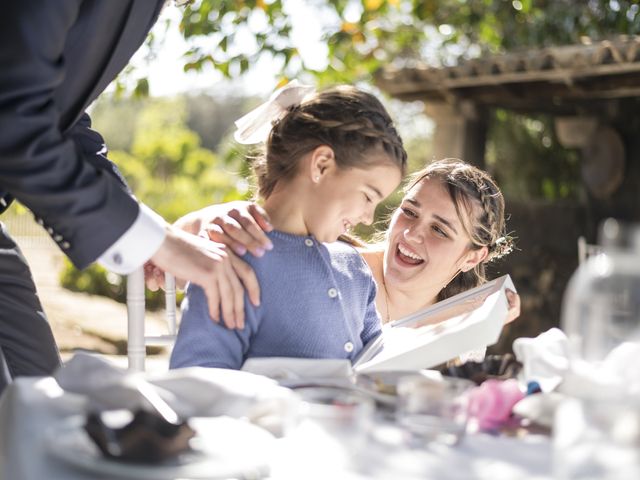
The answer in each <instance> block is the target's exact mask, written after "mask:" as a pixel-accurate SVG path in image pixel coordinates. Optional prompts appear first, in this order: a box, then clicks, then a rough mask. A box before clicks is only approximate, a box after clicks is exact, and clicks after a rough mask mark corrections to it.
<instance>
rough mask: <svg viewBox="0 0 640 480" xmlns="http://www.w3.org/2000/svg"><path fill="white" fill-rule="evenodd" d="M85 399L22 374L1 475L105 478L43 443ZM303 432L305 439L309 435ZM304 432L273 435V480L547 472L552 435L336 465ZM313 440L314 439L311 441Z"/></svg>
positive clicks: (378, 452)
mask: <svg viewBox="0 0 640 480" xmlns="http://www.w3.org/2000/svg"><path fill="white" fill-rule="evenodd" d="M84 408H85V402H84V400H83V399H82V398H81V397H79V396H76V395H72V394H68V393H66V392H64V391H63V390H61V389H60V387H59V386H58V384H57V383H56V381H55V380H54V379H53V378H52V377H42V378H21V379H18V380H16V381H15V382H14V383H13V384H11V385H10V387H9V388H8V389H7V390H6V391H5V393H4V395H3V397H2V399H0V425H1V427H0V479H9V480H42V479H47V480H62V479H64V480H89V479H92V480H103V479H104V480H106V479H107V478H108V477H106V476H100V475H95V474H90V475H89V474H86V473H84V472H82V471H81V470H78V469H76V468H75V467H73V466H70V465H67V464H65V463H63V462H61V461H59V460H57V459H55V458H53V457H51V456H50V455H49V454H48V452H47V451H46V446H45V441H44V440H45V432H46V430H47V428H48V427H49V426H51V425H52V424H54V423H55V422H57V421H60V420H61V419H63V418H65V417H69V416H72V415H75V414H77V413H78V412H82V411H83V409H84ZM307 440H309V441H307ZM310 442H311V440H310V439H308V438H305V433H304V432H298V434H296V435H292V436H289V437H285V438H283V439H280V440H278V441H277V442H276V448H275V452H274V454H273V459H272V463H271V471H272V476H271V477H270V478H271V479H272V480H285V479H286V480H288V479H300V478H305V479H308V478H332V479H334V478H335V479H353V480H364V479H371V478H377V479H393V480H397V479H418V478H420V479H425V478H435V479H439V480H441V479H442V480H446V479H479V480H484V479H487V480H501V479H504V480H517V479H527V480H550V479H551V478H552V474H551V442H550V439H549V438H548V437H545V436H539V435H530V436H528V437H525V438H523V439H517V438H509V437H502V436H492V435H488V434H473V435H469V436H467V438H466V439H465V440H464V441H463V442H462V444H461V445H458V446H456V447H454V448H450V447H445V446H433V447H430V448H429V449H426V448H425V449H420V450H416V449H407V448H398V449H392V450H389V449H388V447H385V446H384V445H381V444H378V443H377V442H375V441H370V442H368V443H367V448H366V452H365V453H366V456H365V458H364V460H363V461H362V462H361V466H362V468H361V470H360V471H359V472H355V471H347V470H344V469H341V467H340V465H341V464H340V462H333V461H329V460H328V459H327V458H326V457H323V454H322V452H325V454H326V450H324V449H322V450H320V449H318V448H317V447H316V448H310V447H309V445H310V444H311V443H310ZM314 445H317V443H314Z"/></svg>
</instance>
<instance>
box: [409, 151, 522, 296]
mask: <svg viewBox="0 0 640 480" xmlns="http://www.w3.org/2000/svg"><path fill="white" fill-rule="evenodd" d="M427 178H429V179H434V180H437V181H439V182H441V183H442V184H443V185H444V186H445V187H446V189H447V191H448V192H449V195H450V197H451V200H452V201H453V204H454V205H455V208H456V212H457V214H458V218H459V219H460V222H461V223H462V225H463V228H464V229H465V231H466V233H467V234H468V236H469V238H470V239H471V245H470V248H472V249H474V250H478V249H480V248H482V247H487V250H488V255H487V257H486V258H485V259H484V260H483V261H482V262H480V263H478V264H477V265H476V266H475V267H474V268H473V269H471V270H469V271H468V272H459V273H458V275H456V277H455V278H454V279H453V280H451V281H450V282H449V284H448V285H447V286H446V287H444V288H443V289H442V290H441V291H440V293H439V294H438V301H440V300H444V299H445V298H449V297H451V296H453V295H456V294H458V293H461V292H464V291H466V290H469V289H471V288H474V287H477V286H479V285H481V284H483V283H484V282H486V277H485V265H486V263H487V262H489V261H491V260H494V259H497V258H500V257H502V256H504V255H506V254H508V253H509V252H510V251H511V250H512V248H513V239H512V238H511V237H510V236H508V235H506V234H505V220H504V197H503V195H502V192H501V191H500V189H499V188H498V186H497V185H496V183H495V182H494V180H493V179H492V178H491V176H490V175H489V174H488V173H487V172H485V171H483V170H481V169H479V168H477V167H474V166H473V165H469V164H468V163H465V162H462V161H461V160H458V159H453V158H447V159H444V160H438V161H436V162H433V163H431V164H429V165H427V166H426V167H425V168H424V169H422V170H420V171H419V172H417V173H415V174H413V175H412V176H411V178H410V180H409V182H408V184H407V186H406V187H405V190H404V191H405V194H406V193H407V192H409V191H410V190H411V189H413V188H414V187H415V186H416V185H418V184H419V183H420V182H422V181H423V180H425V179H427ZM474 203H475V204H476V205H477V206H478V207H479V208H473V206H474Z"/></svg>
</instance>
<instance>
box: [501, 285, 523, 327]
mask: <svg viewBox="0 0 640 480" xmlns="http://www.w3.org/2000/svg"><path fill="white" fill-rule="evenodd" d="M506 293H507V300H508V301H509V314H508V315H507V320H506V321H505V322H504V324H505V325H506V324H508V323H511V322H513V321H514V320H515V319H516V318H518V317H519V316H520V295H518V294H517V293H516V292H514V291H512V290H509V289H507V290H506Z"/></svg>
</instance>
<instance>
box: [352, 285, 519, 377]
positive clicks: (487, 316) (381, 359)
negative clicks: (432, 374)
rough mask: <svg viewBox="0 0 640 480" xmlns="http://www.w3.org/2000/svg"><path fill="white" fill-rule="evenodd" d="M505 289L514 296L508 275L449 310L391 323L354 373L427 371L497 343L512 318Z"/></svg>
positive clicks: (456, 299) (430, 311)
mask: <svg viewBox="0 0 640 480" xmlns="http://www.w3.org/2000/svg"><path fill="white" fill-rule="evenodd" d="M505 288H509V289H512V290H514V291H515V288H514V287H513V283H512V282H511V279H510V278H509V276H508V275H506V276H504V277H500V278H499V279H496V280H494V281H492V282H489V283H487V284H485V285H483V286H481V287H479V288H477V289H472V290H470V291H468V292H464V294H461V295H456V296H455V297H452V298H450V299H448V300H447V301H445V302H447V303H446V304H445V305H438V304H437V305H434V306H432V307H430V308H428V309H425V310H424V311H423V312H421V313H422V315H420V314H416V315H412V316H411V317H407V318H406V319H403V320H399V321H397V322H394V323H392V324H391V325H389V326H388V327H386V328H384V329H383V332H382V334H381V335H380V336H379V337H378V338H377V339H376V340H375V341H374V342H372V343H371V344H370V345H368V346H367V348H366V349H365V351H364V352H363V353H362V354H361V355H360V357H359V358H358V359H357V360H356V362H355V364H354V368H356V369H357V370H358V371H365V370H369V371H373V370H375V369H378V370H390V369H400V370H402V369H406V370H413V369H421V368H428V367H430V366H434V365H437V364H439V363H442V362H444V361H447V360H450V359H451V358H454V357H456V356H458V355H460V354H463V353H465V352H468V351H469V350H473V349H478V348H483V347H486V346H487V345H489V344H491V343H494V342H495V341H497V339H498V337H499V335H500V331H501V330H502V326H503V324H504V321H505V320H506V316H507V313H508V308H509V307H508V301H507V298H506V294H505V292H504V290H505ZM445 302H441V303H442V304H444V303H445ZM434 307H435V308H434ZM451 315H453V316H451ZM432 322H437V323H432Z"/></svg>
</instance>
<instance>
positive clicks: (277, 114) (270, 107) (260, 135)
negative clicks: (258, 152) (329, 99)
mask: <svg viewBox="0 0 640 480" xmlns="http://www.w3.org/2000/svg"><path fill="white" fill-rule="evenodd" d="M314 91H315V88H314V87H312V86H309V85H302V84H301V83H299V82H298V81H297V80H292V81H290V82H289V83H287V84H286V85H284V86H283V87H280V88H279V89H278V90H276V91H275V92H273V94H272V95H271V97H270V98H269V100H267V101H266V102H265V103H263V104H262V105H260V106H259V107H257V108H255V109H254V110H251V111H250V112H249V113H247V114H246V115H245V116H243V117H242V118H239V119H238V120H236V122H235V124H236V128H237V129H236V132H235V134H234V136H233V137H234V138H235V139H236V142H238V143H242V144H243V145H251V144H255V143H261V142H265V141H266V140H267V138H268V137H269V132H271V128H272V127H273V123H274V122H275V121H276V120H279V119H280V118H282V117H283V116H284V114H285V113H286V111H287V109H288V108H289V107H291V106H292V105H299V104H300V103H301V102H302V100H303V99H304V97H306V96H307V95H309V94H310V93H312V92H314Z"/></svg>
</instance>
